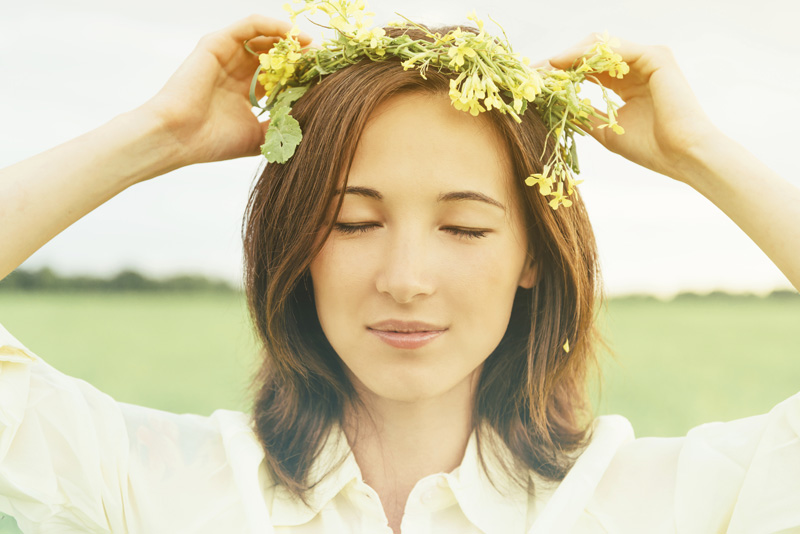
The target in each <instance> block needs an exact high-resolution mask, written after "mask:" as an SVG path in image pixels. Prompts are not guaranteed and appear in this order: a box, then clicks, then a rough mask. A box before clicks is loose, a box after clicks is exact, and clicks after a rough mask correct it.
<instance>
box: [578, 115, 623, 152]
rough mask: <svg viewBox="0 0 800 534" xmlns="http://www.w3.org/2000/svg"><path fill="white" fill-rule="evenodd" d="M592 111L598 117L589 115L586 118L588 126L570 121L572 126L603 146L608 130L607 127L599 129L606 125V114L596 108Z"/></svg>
mask: <svg viewBox="0 0 800 534" xmlns="http://www.w3.org/2000/svg"><path fill="white" fill-rule="evenodd" d="M594 111H595V113H597V114H598V115H599V117H595V116H593V115H589V117H588V121H589V125H584V124H582V123H580V122H578V121H577V120H572V124H574V125H575V126H577V127H578V128H580V129H581V130H583V131H584V132H586V133H587V134H589V135H590V136H592V137H594V138H595V139H596V140H597V141H598V142H600V144H602V145H603V146H605V144H606V139H607V137H608V135H609V131H610V130H609V129H608V127H605V128H601V126H602V125H603V124H608V114H607V113H606V112H604V111H602V110H600V109H597V108H594ZM601 117H602V118H601ZM603 119H605V120H603ZM614 135H616V134H614Z"/></svg>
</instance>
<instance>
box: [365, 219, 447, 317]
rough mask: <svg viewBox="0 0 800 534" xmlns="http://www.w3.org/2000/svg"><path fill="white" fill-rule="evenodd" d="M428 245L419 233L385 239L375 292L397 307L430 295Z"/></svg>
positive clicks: (430, 268) (430, 256)
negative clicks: (388, 297)
mask: <svg viewBox="0 0 800 534" xmlns="http://www.w3.org/2000/svg"><path fill="white" fill-rule="evenodd" d="M390 233H391V232H390ZM400 233H402V234H403V235H399V234H400ZM430 245H431V244H430V243H429V242H428V240H427V239H425V238H424V237H422V233H421V232H411V231H406V232H399V233H396V235H394V236H393V238H390V239H387V240H386V250H385V251H384V254H382V256H381V257H382V258H383V260H382V261H381V264H380V265H379V268H378V275H377V279H376V282H375V286H376V289H377V290H378V292H380V293H384V294H387V295H390V296H391V297H392V298H393V299H394V300H395V301H396V302H398V303H400V304H407V303H409V302H411V301H412V300H414V299H415V298H419V297H421V296H424V295H431V294H433V292H434V291H435V286H434V282H433V276H432V275H433V273H432V261H433V258H432V252H433V251H432V249H431V246H430Z"/></svg>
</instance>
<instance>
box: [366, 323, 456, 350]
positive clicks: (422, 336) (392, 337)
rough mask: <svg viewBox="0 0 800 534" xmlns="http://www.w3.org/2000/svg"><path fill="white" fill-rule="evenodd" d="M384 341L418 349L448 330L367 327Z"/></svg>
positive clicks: (400, 347)
mask: <svg viewBox="0 0 800 534" xmlns="http://www.w3.org/2000/svg"><path fill="white" fill-rule="evenodd" d="M367 330H369V331H370V332H371V333H372V334H374V335H375V336H377V337H378V338H379V339H380V340H381V341H383V342H384V343H386V344H388V345H391V346H392V347H395V348H399V349H417V348H419V347H422V346H424V345H427V344H428V343H430V342H431V341H433V340H434V339H436V338H438V337H439V336H441V335H442V334H444V333H445V332H446V331H447V330H446V329H445V330H416V331H410V332H399V331H394V330H376V329H374V328H369V327H368V328H367Z"/></svg>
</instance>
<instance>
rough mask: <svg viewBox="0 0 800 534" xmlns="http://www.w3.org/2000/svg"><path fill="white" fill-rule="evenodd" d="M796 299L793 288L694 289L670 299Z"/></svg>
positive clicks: (635, 297)
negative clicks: (753, 290) (763, 292)
mask: <svg viewBox="0 0 800 534" xmlns="http://www.w3.org/2000/svg"><path fill="white" fill-rule="evenodd" d="M610 298H612V299H614V300H656V299H657V297H655V296H653V295H644V294H630V295H616V296H614V297H610ZM763 298H768V299H798V300H800V293H798V292H797V291H795V290H794V289H775V290H773V291H771V292H770V293H767V294H766V295H759V294H757V293H728V292H727V291H711V292H710V293H696V292H694V291H683V292H681V293H678V294H677V295H675V296H674V297H672V300H692V299H718V300H729V299H763Z"/></svg>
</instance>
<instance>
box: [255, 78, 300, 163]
mask: <svg viewBox="0 0 800 534" xmlns="http://www.w3.org/2000/svg"><path fill="white" fill-rule="evenodd" d="M307 89H308V87H307V86H303V87H290V88H289V89H286V90H285V91H284V92H282V93H281V94H280V95H278V97H277V98H276V99H275V105H274V106H273V107H272V110H271V111H270V121H269V128H267V134H266V135H265V136H264V144H263V145H261V153H262V154H263V155H264V157H265V158H267V161H269V162H270V163H286V162H287V161H288V160H289V158H291V157H292V156H293V155H294V151H295V149H296V148H297V145H299V144H300V140H301V139H303V132H302V131H301V130H300V123H299V122H297V120H296V119H295V118H294V117H292V116H291V115H289V111H291V108H292V103H294V102H295V101H296V100H297V99H298V98H300V97H301V96H303V94H304V93H305V92H306V90H307Z"/></svg>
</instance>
